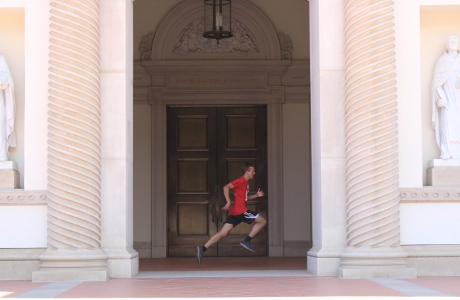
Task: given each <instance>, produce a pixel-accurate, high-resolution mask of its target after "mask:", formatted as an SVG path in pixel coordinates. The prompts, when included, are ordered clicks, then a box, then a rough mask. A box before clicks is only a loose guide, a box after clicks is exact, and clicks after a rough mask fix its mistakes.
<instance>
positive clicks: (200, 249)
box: [196, 246, 204, 265]
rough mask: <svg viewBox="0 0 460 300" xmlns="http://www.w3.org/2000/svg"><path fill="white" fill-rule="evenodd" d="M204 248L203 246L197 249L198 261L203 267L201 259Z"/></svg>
mask: <svg viewBox="0 0 460 300" xmlns="http://www.w3.org/2000/svg"><path fill="white" fill-rule="evenodd" d="M203 254H204V252H203V248H202V247H201V246H198V247H196V261H197V262H198V264H199V265H201V258H203Z"/></svg>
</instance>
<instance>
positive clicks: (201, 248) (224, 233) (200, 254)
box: [196, 223, 233, 264]
mask: <svg viewBox="0 0 460 300" xmlns="http://www.w3.org/2000/svg"><path fill="white" fill-rule="evenodd" d="M232 229H233V224H230V223H225V224H224V226H223V227H222V229H221V230H220V231H219V232H218V233H216V234H215V235H213V236H212V237H211V238H210V239H209V241H207V242H206V244H204V246H198V247H197V253H196V259H197V261H198V264H201V258H203V255H204V253H205V252H206V250H208V248H209V247H211V246H212V245H214V244H215V243H217V242H218V241H220V240H221V239H223V238H224V237H226V236H227V235H228V234H229V233H230V231H232Z"/></svg>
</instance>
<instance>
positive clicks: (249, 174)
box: [246, 167, 256, 179]
mask: <svg viewBox="0 0 460 300" xmlns="http://www.w3.org/2000/svg"><path fill="white" fill-rule="evenodd" d="M246 174H248V177H249V179H252V178H254V175H256V169H255V168H254V167H249V170H248V171H247V172H246Z"/></svg>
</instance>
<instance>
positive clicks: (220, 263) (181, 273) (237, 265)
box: [136, 257, 312, 278]
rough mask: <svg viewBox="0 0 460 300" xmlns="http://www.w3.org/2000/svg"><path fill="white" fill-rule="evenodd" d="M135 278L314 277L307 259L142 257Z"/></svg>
mask: <svg viewBox="0 0 460 300" xmlns="http://www.w3.org/2000/svg"><path fill="white" fill-rule="evenodd" d="M139 271H140V272H139V274H138V275H137V276H136V278H183V277H266V276H269V277H270V276H277V277H280V276H281V277H283V276H312V275H311V274H309V273H307V258H306V257H204V258H203V260H202V262H201V265H199V264H198V263H197V262H196V258H194V257H186V258H141V259H140V260H139Z"/></svg>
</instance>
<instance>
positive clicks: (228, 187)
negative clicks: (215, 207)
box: [222, 182, 234, 211]
mask: <svg viewBox="0 0 460 300" xmlns="http://www.w3.org/2000/svg"><path fill="white" fill-rule="evenodd" d="M233 188H234V186H233V184H232V183H231V182H230V183H228V184H227V185H225V186H224V196H225V200H227V204H225V206H224V207H222V210H223V211H227V210H229V209H230V205H232V201H231V200H230V190H231V189H233Z"/></svg>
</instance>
